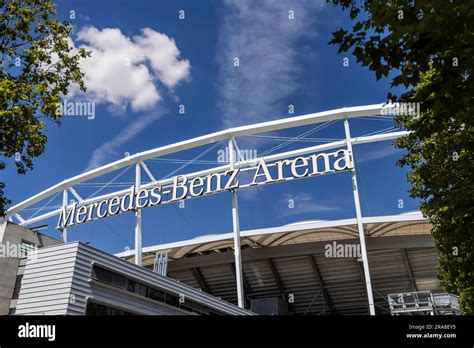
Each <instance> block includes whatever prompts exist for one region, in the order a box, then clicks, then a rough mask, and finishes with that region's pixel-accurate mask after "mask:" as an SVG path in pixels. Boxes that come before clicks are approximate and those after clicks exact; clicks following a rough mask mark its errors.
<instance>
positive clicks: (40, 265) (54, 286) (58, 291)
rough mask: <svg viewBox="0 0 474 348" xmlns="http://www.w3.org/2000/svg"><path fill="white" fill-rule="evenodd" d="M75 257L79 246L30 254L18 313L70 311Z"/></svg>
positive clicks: (52, 247)
mask: <svg viewBox="0 0 474 348" xmlns="http://www.w3.org/2000/svg"><path fill="white" fill-rule="evenodd" d="M76 256H77V245H75V244H59V245H55V246H50V247H47V248H42V249H39V250H38V251H37V254H36V257H29V258H28V260H27V262H26V265H25V270H24V274H23V280H22V283H21V289H20V295H19V298H18V302H17V307H16V314H20V315H22V314H32V315H43V314H44V315H48V314H67V310H68V305H69V294H70V291H71V286H72V280H73V275H74V265H75V260H76Z"/></svg>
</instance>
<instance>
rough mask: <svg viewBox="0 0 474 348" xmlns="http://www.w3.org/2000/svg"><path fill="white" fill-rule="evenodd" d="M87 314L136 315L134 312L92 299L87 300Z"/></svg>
mask: <svg viewBox="0 0 474 348" xmlns="http://www.w3.org/2000/svg"><path fill="white" fill-rule="evenodd" d="M86 315H135V314H133V313H130V312H127V311H124V310H121V309H118V308H114V307H111V306H106V305H103V304H100V303H95V302H92V301H89V302H87V308H86Z"/></svg>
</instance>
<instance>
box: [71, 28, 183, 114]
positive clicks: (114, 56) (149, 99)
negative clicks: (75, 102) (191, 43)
mask: <svg viewBox="0 0 474 348" xmlns="http://www.w3.org/2000/svg"><path fill="white" fill-rule="evenodd" d="M78 43H79V46H80V47H84V48H86V49H88V50H90V51H91V52H92V54H91V57H89V58H87V59H83V60H81V63H80V64H81V69H82V71H83V72H84V73H85V77H84V80H85V84H86V87H87V94H86V97H87V98H89V99H91V100H92V101H95V102H96V103H105V104H109V105H111V106H112V108H113V109H114V110H115V111H116V112H120V111H122V112H123V111H125V110H126V109H127V108H128V107H129V106H130V107H131V109H132V110H133V111H143V110H149V109H151V108H153V107H154V106H155V105H156V103H157V102H158V101H159V100H161V99H162V95H161V94H160V91H159V90H158V87H157V82H160V83H161V84H163V86H165V87H166V88H168V89H172V88H173V87H175V86H176V85H177V84H178V83H179V82H181V81H183V80H186V79H188V78H189V74H190V67H191V65H190V62H189V60H186V59H180V51H179V49H178V48H177V46H176V43H175V41H174V40H173V39H171V38H169V37H168V36H166V35H164V34H161V33H159V32H156V31H154V30H153V29H150V28H144V29H142V31H141V34H140V35H137V36H134V37H132V38H130V37H127V36H125V35H124V34H123V33H122V32H121V31H120V29H116V28H115V29H113V28H105V29H101V30H100V29H97V28H95V27H92V26H88V27H85V28H82V29H81V30H80V31H79V32H78V33H77V40H76V46H77V44H78ZM79 93H81V92H80V91H79V90H78V89H77V88H76V89H73V92H72V94H73V95H78V94H79Z"/></svg>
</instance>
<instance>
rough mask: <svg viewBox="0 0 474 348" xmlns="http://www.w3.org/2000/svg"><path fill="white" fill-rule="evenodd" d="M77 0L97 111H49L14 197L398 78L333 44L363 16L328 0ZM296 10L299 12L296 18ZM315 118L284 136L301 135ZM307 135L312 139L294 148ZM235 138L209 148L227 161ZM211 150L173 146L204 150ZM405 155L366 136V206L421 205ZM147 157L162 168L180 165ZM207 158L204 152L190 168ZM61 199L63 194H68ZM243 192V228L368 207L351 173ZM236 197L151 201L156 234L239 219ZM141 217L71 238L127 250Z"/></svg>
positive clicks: (360, 164) (83, 97)
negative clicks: (58, 118)
mask: <svg viewBox="0 0 474 348" xmlns="http://www.w3.org/2000/svg"><path fill="white" fill-rule="evenodd" d="M71 10H72V11H74V15H75V18H74V19H71V22H72V23H73V24H74V33H73V35H72V41H73V43H74V45H75V47H80V46H86V47H88V48H90V49H92V50H93V59H91V61H90V62H88V63H85V64H86V65H84V69H85V71H86V74H87V75H86V82H87V86H88V92H87V93H86V94H81V93H78V92H77V91H73V92H72V94H71V95H70V96H68V97H66V99H69V100H70V101H71V100H79V101H87V102H94V103H95V106H96V109H95V118H94V119H87V117H71V116H65V117H64V119H63V122H62V126H61V127H59V128H58V127H56V126H54V125H52V124H48V126H47V130H46V133H47V136H48V143H47V146H46V151H45V153H44V154H43V155H42V156H41V157H39V158H37V159H36V161H35V168H34V170H33V171H31V172H29V173H28V174H26V175H22V176H19V175H17V174H16V173H15V171H14V166H13V163H9V166H8V167H7V169H6V170H4V171H3V173H2V176H3V180H5V181H6V183H7V188H6V194H7V196H8V197H9V198H10V199H12V201H13V204H16V203H18V202H20V201H22V200H23V199H26V198H28V197H29V196H31V195H33V194H36V193H38V192H40V191H42V190H44V189H46V188H47V187H49V186H52V185H54V184H56V183H58V182H60V181H62V180H64V179H66V178H69V177H71V176H74V175H77V174H80V173H82V172H83V171H85V170H86V169H90V168H94V167H96V166H98V165H101V164H106V163H108V162H111V161H114V160H117V159H120V158H122V157H123V156H124V154H125V153H127V152H128V153H130V154H133V153H136V152H139V151H144V150H148V149H151V148H155V147H159V146H162V145H166V144H170V143H173V142H176V141H180V140H185V139H189V138H192V137H195V136H199V135H203V134H207V133H211V132H214V131H218V130H222V129H225V128H228V127H232V126H237V125H243V124H250V123H256V122H261V121H266V120H272V119H278V118H283V117H289V116H292V115H289V114H288V105H289V104H292V105H294V106H295V115H301V114H307V113H312V112H318V111H324V110H329V109H334V108H339V107H343V106H357V105H366V104H375V103H380V102H384V101H385V97H386V93H387V91H388V90H389V81H388V80H386V79H385V80H384V79H382V80H379V81H376V80H375V77H374V75H373V74H372V73H371V72H369V71H368V70H367V69H365V68H362V67H360V66H358V65H357V64H356V62H355V60H354V59H353V58H352V56H350V55H346V54H342V55H339V54H337V47H335V46H329V45H328V44H327V42H328V41H329V40H330V39H331V32H333V31H335V30H337V29H339V27H341V26H343V27H344V26H348V25H349V24H350V22H349V21H348V14H347V13H344V12H341V11H340V10H339V9H337V8H333V7H330V6H328V5H326V4H325V2H324V1H320V2H318V1H291V2H290V1H270V0H263V1H259V2H254V1H237V0H229V1H143V0H138V1H137V0H135V1H133V2H132V1H118V0H114V1H111V0H106V1H85V0H82V1H68V2H60V4H59V5H58V16H59V17H60V18H61V19H69V17H70V15H71V13H72V12H70V11H71ZM180 10H184V15H185V18H184V19H180V18H179V17H178V16H179V11H180ZM290 10H291V11H294V19H293V20H290V19H289V18H288V11H290ZM235 57H238V58H239V66H238V67H235V66H234V58H235ZM344 57H347V58H349V66H348V67H347V66H343V58H344ZM122 62H124V63H123V64H122ZM127 64H128V65H127ZM179 105H184V107H185V114H180V113H179V112H178V110H179ZM350 124H351V131H352V135H353V136H357V135H363V134H367V133H371V132H375V131H378V130H382V129H386V128H388V127H391V126H393V123H392V122H391V121H390V120H386V119H373V118H372V119H357V120H351V121H350ZM311 128H313V127H301V128H298V129H291V130H286V131H279V132H275V133H272V134H271V135H273V136H275V135H278V136H296V135H298V134H300V133H302V132H304V131H306V130H309V129H311ZM310 137H314V138H337V139H342V138H343V137H344V130H343V123H342V121H339V122H336V123H335V124H332V125H330V126H328V127H327V128H325V129H322V130H321V131H319V132H317V133H314V134H312V135H311V136H310ZM239 142H241V144H242V146H243V147H244V148H248V149H252V150H256V151H257V153H261V152H263V151H265V150H267V149H269V148H271V147H273V146H276V145H278V144H279V142H276V141H271V140H268V139H264V140H263V139H257V138H242V139H239ZM304 145H307V143H300V144H292V145H290V146H288V147H286V148H284V149H288V150H290V149H293V148H296V147H297V146H304ZM312 145H314V144H312ZM223 146H224V145H220V146H219V147H217V148H215V149H214V150H212V151H210V152H209V153H208V154H207V155H206V156H205V157H203V158H202V159H205V160H208V161H216V160H217V156H218V152H217V151H218V150H219V149H222V148H223ZM205 149H206V148H204V147H203V148H199V149H196V150H193V151H186V152H182V153H177V154H174V155H170V156H166V157H167V158H178V159H190V158H192V157H194V156H195V155H197V154H198V153H200V152H202V151H203V150H205ZM400 154H401V151H399V150H395V149H394V148H393V147H392V145H391V143H390V142H384V143H375V144H367V145H360V146H357V147H355V158H356V165H357V170H358V175H359V183H360V186H361V190H362V192H361V205H362V211H363V215H365V216H377V215H388V214H399V213H404V212H408V211H413V210H416V209H417V202H416V201H415V200H413V199H411V198H409V196H408V194H407V189H408V187H409V186H408V184H407V182H406V178H405V176H406V169H405V168H399V167H397V166H396V165H395V161H396V159H397V158H398V157H399V156H400ZM147 164H148V166H149V167H150V169H151V170H152V171H153V173H154V174H155V176H156V177H158V178H161V177H163V176H165V175H166V174H168V173H170V172H171V171H173V170H174V169H176V168H177V167H179V166H180V164H175V163H165V162H147ZM207 167H209V165H207ZM207 167H206V165H204V164H196V165H191V166H189V167H187V168H186V169H185V170H183V171H182V173H186V172H192V171H195V170H198V169H204V168H207ZM119 172H120V171H119ZM119 172H114V173H112V174H110V175H107V176H105V177H100V178H96V179H94V180H92V181H91V183H90V184H89V185H82V186H77V187H76V190H77V191H78V192H79V193H80V194H81V195H82V196H86V197H87V196H88V195H90V194H92V193H93V192H94V191H95V190H97V189H98V188H99V187H95V186H94V185H95V183H105V182H107V181H109V180H110V179H112V178H113V177H114V176H116V175H117V174H118V173H119ZM133 174H134V169H130V170H128V171H126V172H125V173H124V174H123V175H122V176H120V178H118V179H117V180H116V183H117V184H116V185H117V186H116V188H120V189H123V188H125V187H127V186H129V183H131V182H132V181H133V180H134V179H133ZM143 176H145V174H143ZM122 184H123V185H124V186H119V185H122ZM244 191H245V192H244ZM103 192H107V190H105V191H103ZM60 198H61V197H60V195H59V196H58V197H57V198H56V199H55V200H53V201H52V202H51V203H50V204H49V205H55V204H59V202H60ZM289 199H293V200H294V203H295V207H294V208H293V209H290V208H289V207H288V201H289ZM400 199H402V200H403V208H400V207H399V200H400ZM45 203H46V201H45V202H42V204H38V205H36V207H41V206H42V205H44V204H45ZM239 204H240V220H241V228H242V229H243V230H247V229H252V228H263V227H271V226H278V225H282V224H288V223H292V222H295V221H302V220H313V219H316V220H320V219H340V218H349V217H353V216H354V215H355V212H354V202H353V197H352V191H351V181H350V174H349V173H338V174H334V175H329V176H324V177H319V178H312V179H306V180H299V181H293V182H291V183H281V184H279V185H268V186H264V187H261V188H259V189H258V190H257V189H255V188H249V189H242V190H241V191H239ZM230 208H231V201H230V194H229V193H227V192H226V193H221V194H217V195H212V196H208V197H203V198H200V199H193V200H189V201H186V202H185V207H184V208H180V207H179V206H178V204H170V205H166V206H158V207H154V208H148V209H144V210H143V245H144V246H147V245H153V244H158V243H165V242H172V241H178V240H183V239H188V238H193V237H196V236H199V235H207V234H219V233H226V232H230V231H231V229H232V220H231V210H230ZM32 213H33V211H28V212H25V213H23V214H22V215H23V217H29V216H30V215H31V214H32ZM47 223H48V224H49V228H48V229H47V230H45V231H44V232H45V233H46V234H49V235H52V236H56V237H57V236H58V232H57V231H56V230H55V229H54V227H55V225H56V218H53V219H51V220H48V221H47ZM133 226H134V217H133V214H131V213H125V214H121V215H119V216H115V217H111V218H108V219H106V220H105V221H96V222H93V223H88V224H84V225H81V226H77V227H74V228H70V229H69V239H70V240H81V241H88V242H90V243H91V244H92V245H95V246H97V247H99V248H101V249H104V250H107V251H110V252H118V251H122V250H123V249H124V248H125V247H127V246H129V247H133V240H134V232H133Z"/></svg>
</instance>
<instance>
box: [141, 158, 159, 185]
mask: <svg viewBox="0 0 474 348" xmlns="http://www.w3.org/2000/svg"><path fill="white" fill-rule="evenodd" d="M139 163H140V165H141V166H142V168H143V170H144V171H145V173H146V175H148V177H149V178H150V180H151V181H153V182H157V180H156V179H155V177H154V176H153V174H152V173H151V171H150V169H148V167H147V165H146V164H145V163H144V162H139Z"/></svg>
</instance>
